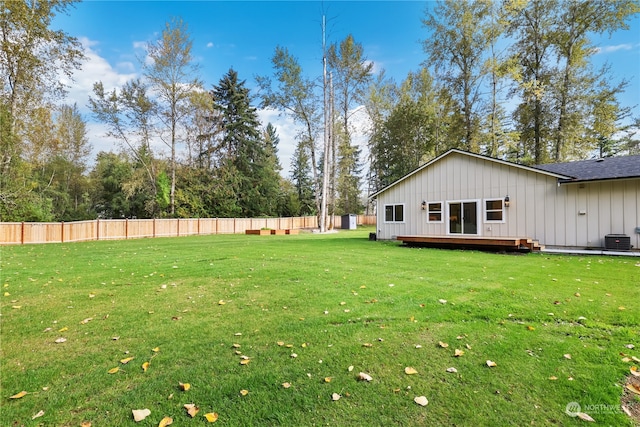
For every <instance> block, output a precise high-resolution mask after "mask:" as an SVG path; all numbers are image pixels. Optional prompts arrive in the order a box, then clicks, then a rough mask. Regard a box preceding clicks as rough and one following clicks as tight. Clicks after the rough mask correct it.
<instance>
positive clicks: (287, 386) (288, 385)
mask: <svg viewBox="0 0 640 427" xmlns="http://www.w3.org/2000/svg"><path fill="white" fill-rule="evenodd" d="M282 387H284V388H289V387H291V383H282Z"/></svg>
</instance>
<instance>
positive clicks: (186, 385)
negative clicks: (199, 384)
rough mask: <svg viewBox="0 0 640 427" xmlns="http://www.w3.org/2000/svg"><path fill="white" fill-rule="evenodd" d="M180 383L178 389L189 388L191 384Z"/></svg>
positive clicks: (185, 389) (184, 389)
mask: <svg viewBox="0 0 640 427" xmlns="http://www.w3.org/2000/svg"><path fill="white" fill-rule="evenodd" d="M178 384H179V385H180V390H182V391H187V390H189V389H190V388H191V384H189V383H180V382H179V383H178Z"/></svg>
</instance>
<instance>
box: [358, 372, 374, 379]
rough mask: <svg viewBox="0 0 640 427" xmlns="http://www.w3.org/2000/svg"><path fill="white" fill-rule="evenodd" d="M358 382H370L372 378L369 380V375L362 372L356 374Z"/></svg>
mask: <svg viewBox="0 0 640 427" xmlns="http://www.w3.org/2000/svg"><path fill="white" fill-rule="evenodd" d="M358 380H360V381H371V380H373V378H371V375H369V374H365V373H364V372H360V373H359V374H358Z"/></svg>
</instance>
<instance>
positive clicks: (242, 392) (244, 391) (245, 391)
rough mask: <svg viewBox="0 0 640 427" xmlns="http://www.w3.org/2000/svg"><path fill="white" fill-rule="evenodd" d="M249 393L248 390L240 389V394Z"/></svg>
mask: <svg viewBox="0 0 640 427" xmlns="http://www.w3.org/2000/svg"><path fill="white" fill-rule="evenodd" d="M247 394H249V390H240V396H246V395H247Z"/></svg>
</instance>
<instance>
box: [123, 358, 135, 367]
mask: <svg viewBox="0 0 640 427" xmlns="http://www.w3.org/2000/svg"><path fill="white" fill-rule="evenodd" d="M133 359H134V358H133V357H127V358H125V359H122V360H120V363H122V364H123V365H126V364H127V363H129V362H131V361H132V360H133Z"/></svg>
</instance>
